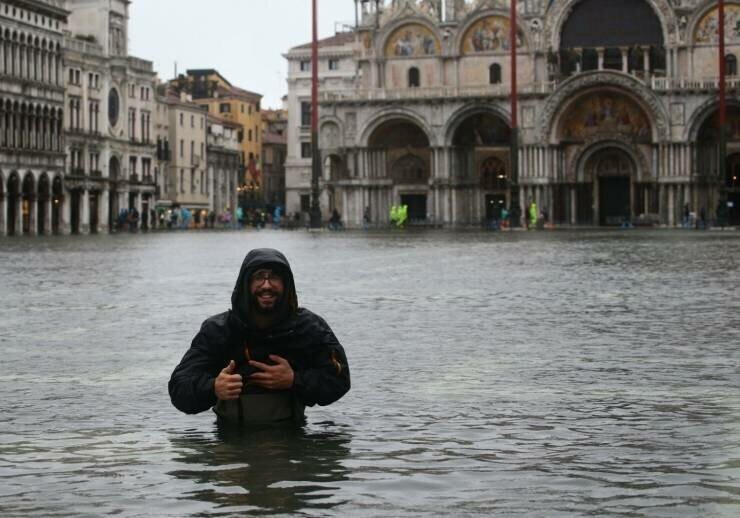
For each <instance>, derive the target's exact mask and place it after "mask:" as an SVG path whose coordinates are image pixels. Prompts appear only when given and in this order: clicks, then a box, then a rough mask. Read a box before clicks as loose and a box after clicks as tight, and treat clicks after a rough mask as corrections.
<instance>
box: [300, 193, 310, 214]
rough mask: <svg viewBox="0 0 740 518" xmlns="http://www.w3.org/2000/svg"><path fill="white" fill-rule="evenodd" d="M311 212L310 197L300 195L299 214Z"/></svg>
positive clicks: (308, 195)
mask: <svg viewBox="0 0 740 518" xmlns="http://www.w3.org/2000/svg"><path fill="white" fill-rule="evenodd" d="M310 210H311V195H310V194H301V212H309V211H310Z"/></svg>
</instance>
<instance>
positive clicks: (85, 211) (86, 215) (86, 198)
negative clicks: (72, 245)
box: [79, 189, 90, 234]
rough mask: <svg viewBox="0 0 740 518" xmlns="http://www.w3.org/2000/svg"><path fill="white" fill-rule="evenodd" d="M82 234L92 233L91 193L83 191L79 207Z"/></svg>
mask: <svg viewBox="0 0 740 518" xmlns="http://www.w3.org/2000/svg"><path fill="white" fill-rule="evenodd" d="M79 211H80V215H79V220H80V234H89V233H90V191H89V190H87V189H82V190H81V191H80V206H79Z"/></svg>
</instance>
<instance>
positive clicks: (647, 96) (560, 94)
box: [540, 71, 669, 144]
mask: <svg viewBox="0 0 740 518" xmlns="http://www.w3.org/2000/svg"><path fill="white" fill-rule="evenodd" d="M598 88H605V89H608V90H612V91H616V92H619V93H620V94H621V95H623V96H625V97H628V98H630V99H631V100H633V101H635V102H636V103H637V105H638V106H640V107H641V108H642V109H643V111H644V112H645V113H646V114H647V116H648V119H649V122H650V124H651V129H652V132H651V140H652V141H653V142H657V141H663V140H666V139H667V138H668V128H669V125H668V120H669V118H668V114H667V113H666V111H665V107H664V106H663V104H662V103H661V102H660V101H659V100H658V98H657V97H656V96H655V94H654V93H653V92H652V91H651V90H650V89H648V88H647V87H646V86H645V85H644V84H643V83H642V82H640V81H639V80H638V79H637V78H635V77H633V76H631V75H628V74H624V73H621V72H615V71H595V72H586V73H583V74H580V75H577V76H575V77H573V78H571V79H569V80H567V81H565V82H564V83H562V84H561V85H560V86H559V87H558V88H557V89H556V90H555V92H554V93H553V94H552V95H551V96H550V97H549V98H548V99H547V102H546V103H545V106H544V108H543V110H542V113H541V115H540V139H541V140H542V141H546V142H551V143H553V144H557V143H558V140H557V128H558V125H559V123H560V118H561V116H562V115H563V114H564V113H566V112H567V108H568V107H569V106H570V105H571V104H572V101H573V99H574V98H575V97H577V96H579V95H580V94H582V93H586V92H588V91H589V90H596V89H598Z"/></svg>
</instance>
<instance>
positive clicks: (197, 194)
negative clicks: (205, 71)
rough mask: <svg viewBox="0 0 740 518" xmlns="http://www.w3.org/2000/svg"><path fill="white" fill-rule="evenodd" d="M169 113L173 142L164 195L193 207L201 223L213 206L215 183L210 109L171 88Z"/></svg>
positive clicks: (168, 105)
mask: <svg viewBox="0 0 740 518" xmlns="http://www.w3.org/2000/svg"><path fill="white" fill-rule="evenodd" d="M166 105H167V114H168V116H169V122H168V124H169V142H170V143H171V145H172V152H171V153H170V160H169V162H168V163H167V169H166V172H165V178H164V180H163V181H164V182H165V183H166V185H165V188H164V194H163V198H165V199H166V200H167V202H168V203H169V205H170V206H173V207H175V206H179V207H184V208H187V209H188V210H190V212H191V213H192V214H193V216H194V221H195V222H196V223H199V222H200V220H201V217H202V216H203V215H204V213H206V214H207V213H208V211H210V209H211V203H210V199H211V185H210V180H209V178H208V175H209V172H208V168H207V165H206V164H207V150H206V131H207V126H206V118H207V117H208V113H207V112H206V110H205V109H204V108H203V107H202V106H200V105H198V104H195V103H194V102H193V100H192V99H191V98H190V96H189V95H188V94H186V93H185V92H180V93H179V94H177V93H175V92H174V91H171V90H170V91H169V92H168V94H167V97H166Z"/></svg>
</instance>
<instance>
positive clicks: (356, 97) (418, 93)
mask: <svg viewBox="0 0 740 518" xmlns="http://www.w3.org/2000/svg"><path fill="white" fill-rule="evenodd" d="M555 86H556V83H555V82H554V81H547V82H541V83H529V84H523V85H521V86H520V87H519V93H520V94H549V93H552V92H553V91H554V90H555ZM510 92H511V88H510V86H509V85H508V84H496V85H481V86H458V87H455V86H434V87H429V88H399V89H389V88H372V89H366V90H359V89H358V90H335V91H333V92H322V93H321V101H322V102H331V101H334V102H336V101H395V100H401V99H403V100H408V99H437V98H441V97H451V98H460V97H507V96H508V95H509V93H510Z"/></svg>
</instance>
